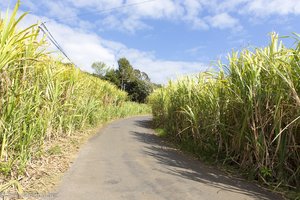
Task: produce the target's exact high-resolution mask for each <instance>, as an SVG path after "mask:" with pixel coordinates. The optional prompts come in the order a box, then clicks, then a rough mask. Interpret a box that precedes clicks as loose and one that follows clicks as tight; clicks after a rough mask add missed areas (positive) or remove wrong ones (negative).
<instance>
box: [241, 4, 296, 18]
mask: <svg viewBox="0 0 300 200" xmlns="http://www.w3.org/2000/svg"><path fill="white" fill-rule="evenodd" d="M245 10H247V11H248V12H249V13H255V14H256V15H259V16H268V15H273V14H278V15H288V14H294V15H299V14H300V1H299V0H284V1H282V0H253V1H249V3H248V5H247V7H245Z"/></svg>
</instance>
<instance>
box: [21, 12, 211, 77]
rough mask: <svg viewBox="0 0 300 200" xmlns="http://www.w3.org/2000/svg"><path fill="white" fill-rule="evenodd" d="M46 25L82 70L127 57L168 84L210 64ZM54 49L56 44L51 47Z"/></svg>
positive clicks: (114, 64) (33, 19)
mask: <svg viewBox="0 0 300 200" xmlns="http://www.w3.org/2000/svg"><path fill="white" fill-rule="evenodd" d="M38 19H43V20H46V21H47V20H48V19H47V18H45V17H40V16H35V15H28V16H27V17H26V18H25V21H24V22H23V24H22V26H28V25H29V24H32V23H36V22H37V21H38ZM47 27H48V29H49V30H50V32H51V33H52V34H53V36H54V37H55V38H56V40H57V41H58V42H59V43H60V45H61V46H62V48H63V49H64V50H65V52H66V53H67V54H68V56H69V57H70V58H71V60H72V61H73V62H74V63H75V64H76V65H77V66H78V67H80V68H81V69H82V70H84V71H88V72H92V68H91V64H92V63H93V62H95V61H103V62H105V63H106V64H108V65H109V66H111V67H114V68H116V67H117V60H118V59H119V58H121V57H126V58H127V59H128V60H129V61H130V62H131V63H132V65H133V66H134V67H136V68H138V69H140V70H142V71H145V72H146V73H147V74H148V75H149V76H150V78H151V79H152V80H153V81H154V82H157V83H166V81H167V80H168V79H174V78H176V77H177V76H179V75H182V74H193V73H197V72H199V71H204V70H206V69H207V66H206V65H204V64H202V63H200V62H199V63H197V62H182V61H171V60H162V59H157V58H156V57H155V55H154V53H153V52H143V51H139V50H137V49H132V48H129V47H127V46H125V45H124V44H122V43H119V42H115V41H111V40H106V39H104V38H101V37H100V36H98V35H97V34H95V33H91V32H88V31H87V30H84V29H80V28H74V27H71V26H68V25H64V24H61V23H58V22H51V23H47ZM51 48H52V49H54V47H53V46H52V47H51Z"/></svg>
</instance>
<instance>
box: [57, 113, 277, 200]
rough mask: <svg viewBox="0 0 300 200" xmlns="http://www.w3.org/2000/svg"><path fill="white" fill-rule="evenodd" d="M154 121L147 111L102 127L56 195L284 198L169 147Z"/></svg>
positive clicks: (65, 198)
mask: <svg viewBox="0 0 300 200" xmlns="http://www.w3.org/2000/svg"><path fill="white" fill-rule="evenodd" d="M150 123H151V117H150V116H142V117H133V118H128V119H124V120H118V121H115V122H113V123H111V124H110V125H108V126H106V127H105V128H103V129H102V130H101V131H100V133H99V134H98V135H96V136H95V137H93V138H92V139H90V140H89V142H88V143H87V144H86V145H85V146H84V147H83V148H82V149H81V151H80V154H79V156H78V158H77V159H76V161H75V162H74V163H73V165H72V166H71V168H70V170H69V171H68V172H67V173H66V175H65V177H64V178H63V181H62V183H61V186H60V187H59V189H58V190H57V195H56V199H59V200H77V199H78V200H83V199H87V200H94V199H95V200H119V199H126V200H127V199H128V200H144V199H145V200H147V199H149V200H163V199H170V200H177V199H178V200H190V199H191V200H202V199H207V200H211V199H212V200H217V199H222V200H223V199H230V200H235V199H236V200H237V199H272V200H273V199H280V198H279V196H277V195H275V194H272V193H269V192H267V191H264V190H262V189H260V188H259V187H258V186H256V185H254V184H251V183H248V182H246V181H242V180H240V179H237V178H232V177H228V176H227V175H225V174H224V173H222V172H220V171H218V170H216V169H214V168H212V167H208V166H207V165H204V164H202V163H201V162H199V161H197V160H195V159H193V158H192V157H190V156H187V155H185V154H183V153H181V152H179V151H177V150H175V149H173V148H171V147H169V146H168V145H166V144H165V142H164V141H163V140H162V139H161V138H159V137H157V136H156V135H154V131H153V130H152V129H151V128H150Z"/></svg>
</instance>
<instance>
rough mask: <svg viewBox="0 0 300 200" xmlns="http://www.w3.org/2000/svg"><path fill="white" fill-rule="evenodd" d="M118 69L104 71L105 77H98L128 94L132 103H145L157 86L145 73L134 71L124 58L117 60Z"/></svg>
mask: <svg viewBox="0 0 300 200" xmlns="http://www.w3.org/2000/svg"><path fill="white" fill-rule="evenodd" d="M118 65H119V68H118V69H117V70H113V69H110V70H108V71H106V73H105V76H103V77H102V76H98V77H100V78H103V79H104V80H107V81H110V82H112V83H113V84H115V85H116V86H118V87H119V88H120V89H121V90H124V91H126V92H127V93H128V95H129V98H130V99H131V100H132V101H135V102H139V103H145V101H146V99H147V97H148V96H149V94H150V93H151V92H152V91H153V89H154V88H155V87H159V85H156V84H153V83H151V81H150V78H149V77H148V75H147V74H146V73H145V72H141V71H140V70H138V69H134V68H133V67H132V66H131V64H130V62H129V61H128V60H127V59H126V58H120V59H119V60H118Z"/></svg>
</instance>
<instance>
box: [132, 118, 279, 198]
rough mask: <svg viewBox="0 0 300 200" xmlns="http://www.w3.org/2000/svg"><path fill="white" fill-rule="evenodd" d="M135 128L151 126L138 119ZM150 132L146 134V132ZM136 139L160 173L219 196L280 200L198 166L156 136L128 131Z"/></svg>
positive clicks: (203, 166)
mask: <svg viewBox="0 0 300 200" xmlns="http://www.w3.org/2000/svg"><path fill="white" fill-rule="evenodd" d="M136 125H137V126H139V127H143V128H146V129H150V128H151V127H152V126H151V125H152V121H151V118H149V119H147V120H137V121H136ZM148 132H149V131H148ZM131 133H132V134H133V136H134V138H135V139H136V140H138V141H139V142H141V143H143V146H144V148H143V150H142V151H143V153H144V154H145V155H147V156H151V157H153V158H155V160H156V162H157V163H158V164H160V165H162V168H163V169H164V170H161V172H162V173H167V174H170V175H175V176H179V177H181V178H183V179H186V180H187V179H188V180H192V181H196V182H199V183H204V184H206V185H211V186H213V187H215V188H218V189H219V190H218V193H219V192H222V191H231V192H234V193H240V194H246V195H249V196H252V197H254V198H255V199H272V200H273V199H282V198H280V197H279V196H277V195H275V194H272V193H269V192H267V191H265V190H263V189H262V188H260V187H258V186H256V185H255V184H253V183H247V182H246V181H245V180H241V179H238V178H235V177H230V176H227V175H225V174H224V173H223V172H221V171H219V170H217V169H214V168H213V167H209V166H206V165H204V164H203V163H201V162H200V161H199V160H196V159H194V158H192V157H191V156H188V155H185V154H183V153H182V152H179V151H178V150H176V149H174V148H172V147H170V146H169V145H167V144H166V143H165V142H163V140H162V139H161V138H159V137H158V136H156V135H154V134H151V133H147V131H146V130H145V132H134V131H132V132H131Z"/></svg>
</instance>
